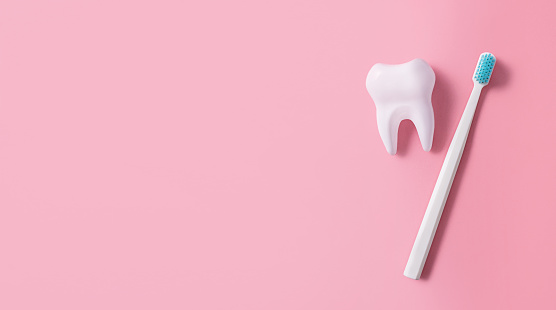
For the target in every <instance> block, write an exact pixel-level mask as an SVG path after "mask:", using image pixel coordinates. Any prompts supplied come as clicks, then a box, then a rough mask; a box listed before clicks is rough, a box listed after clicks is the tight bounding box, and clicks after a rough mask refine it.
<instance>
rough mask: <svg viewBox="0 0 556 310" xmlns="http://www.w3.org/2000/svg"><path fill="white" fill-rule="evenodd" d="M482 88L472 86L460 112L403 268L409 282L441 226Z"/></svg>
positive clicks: (418, 272) (418, 269)
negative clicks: (459, 118)
mask: <svg viewBox="0 0 556 310" xmlns="http://www.w3.org/2000/svg"><path fill="white" fill-rule="evenodd" d="M483 86H484V85H481V84H479V83H476V82H475V85H474V87H473V91H472V92H471V96H470V97H469V101H467V106H466V107H465V110H464V111H463V115H462V117H461V120H460V122H459V125H458V128H457V129H456V133H455V134H454V138H453V139H452V143H451V144H450V148H449V149H448V153H446V158H445V159H444V164H442V169H440V174H439V176H438V180H437V181H436V185H435V186H434V190H433V192H432V196H431V200H430V202H429V205H428V207H427V211H426V212H425V216H424V218H423V222H422V223H421V227H420V228H419V232H418V233H417V238H416V239H415V243H414V244H413V249H412V250H411V254H410V255H409V260H408V262H407V265H406V267H405V271H404V275H405V276H406V277H408V278H411V279H415V280H417V279H419V278H420V277H421V272H422V271H423V267H424V266H425V261H426V260H427V255H428V254H429V250H430V247H431V244H432V240H433V238H434V234H435V233H436V228H437V227H438V223H439V222H440V216H442V211H443V210H444V204H445V203H446V199H447V198H448V193H449V192H450V188H451V187H452V182H453V181H454V176H455V175H456V171H457V169H458V165H459V161H460V159H461V155H462V154H463V149H464V147H465V142H466V141H467V135H468V134H469V129H470V128H471V123H472V122H473V116H474V115H475V109H476V108H477V102H478V101H479V95H480V94H481V90H482V88H483Z"/></svg>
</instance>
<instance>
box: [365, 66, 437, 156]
mask: <svg viewBox="0 0 556 310" xmlns="http://www.w3.org/2000/svg"><path fill="white" fill-rule="evenodd" d="M434 82H435V75H434V71H433V70H432V68H431V67H430V66H429V64H427V63H426V62H425V61H424V60H422V59H419V58H417V59H414V60H412V61H410V62H406V63H403V64H400V65H387V64H381V63H378V64H375V65H374V66H373V67H372V68H371V71H369V74H368V75H367V90H368V91H369V94H370V95H371V98H373V101H374V102H375V105H376V118H377V122H378V132H379V133H380V137H381V138H382V141H383V142H384V146H386V151H388V153H390V154H391V155H394V154H396V151H397V149H398V127H399V125H400V122H401V121H402V120H404V119H409V120H411V121H412V122H413V124H414V125H415V127H416V128H417V133H418V134H419V139H421V145H422V146H423V149H424V150H425V151H427V152H428V151H430V149H431V147H432V137H433V134H434V111H433V109H432V102H431V96H432V89H433V87H434Z"/></svg>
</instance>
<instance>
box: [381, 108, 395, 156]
mask: <svg viewBox="0 0 556 310" xmlns="http://www.w3.org/2000/svg"><path fill="white" fill-rule="evenodd" d="M376 114H377V123H378V133H379V134H380V138H381V139H382V142H383V143H384V146H385V147H386V151H387V152H388V153H389V154H390V155H395V154H396V152H397V151H398V129H399V127H400V122H401V120H397V119H394V118H393V115H392V113H388V112H386V111H377V113H376Z"/></svg>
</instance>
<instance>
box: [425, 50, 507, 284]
mask: <svg viewBox="0 0 556 310" xmlns="http://www.w3.org/2000/svg"><path fill="white" fill-rule="evenodd" d="M509 81H510V73H509V71H508V69H507V67H506V65H505V63H504V62H500V61H499V60H497V61H496V67H495V70H494V71H493V73H492V82H490V83H489V85H488V86H487V87H485V88H483V91H482V93H481V97H480V98H479V104H478V105H477V110H476V111H475V116H474V119H473V122H474V123H475V122H479V121H480V117H481V110H482V107H483V101H484V100H485V98H487V97H488V93H489V89H490V88H493V87H495V88H498V87H502V88H503V87H504V86H506V85H507V84H508V83H509ZM433 104H434V101H433ZM475 127H476V126H471V129H470V131H469V136H468V137H467V143H466V145H465V150H464V152H463V155H462V157H461V161H460V164H459V167H458V171H457V173H456V176H455V178H454V182H453V183H452V188H451V189H450V194H449V195H448V199H447V200H446V204H445V206H444V211H443V212H442V218H441V219H440V223H439V224H438V228H437V230H436V234H435V236H434V241H433V243H432V245H431V248H430V251H429V255H428V257H427V262H426V264H425V267H424V268H423V272H422V274H421V278H420V279H421V280H425V281H426V280H427V279H428V278H429V277H430V276H431V273H432V270H433V269H434V264H435V261H436V258H437V257H438V255H439V252H440V249H441V248H442V242H443V239H444V231H445V230H446V226H447V224H448V222H449V220H450V216H451V213H452V209H453V208H452V205H453V204H455V203H456V202H457V197H458V195H459V189H460V183H461V179H463V178H464V177H465V176H464V175H465V171H466V170H467V169H466V167H467V163H468V160H467V158H468V157H469V156H470V155H469V154H471V152H472V149H473V137H474V135H475ZM444 131H446V130H444ZM433 149H434V145H433Z"/></svg>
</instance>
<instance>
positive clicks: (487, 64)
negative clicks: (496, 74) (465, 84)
mask: <svg viewBox="0 0 556 310" xmlns="http://www.w3.org/2000/svg"><path fill="white" fill-rule="evenodd" d="M495 62H496V57H494V55H492V54H491V53H482V54H481V57H480V58H479V62H478V63H477V68H476V69H475V75H474V76H473V79H474V80H475V81H477V82H478V83H481V84H487V83H488V82H489V81H490V76H491V75H492V69H494V63H495Z"/></svg>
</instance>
